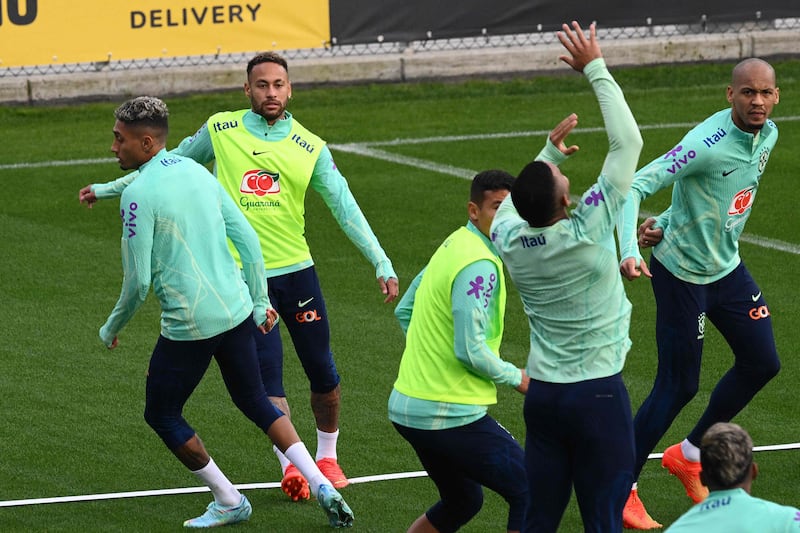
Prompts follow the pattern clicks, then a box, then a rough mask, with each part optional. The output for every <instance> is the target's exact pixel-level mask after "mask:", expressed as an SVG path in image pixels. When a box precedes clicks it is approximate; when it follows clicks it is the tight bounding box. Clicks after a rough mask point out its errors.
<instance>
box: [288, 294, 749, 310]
mask: <svg viewBox="0 0 800 533" xmlns="http://www.w3.org/2000/svg"><path fill="white" fill-rule="evenodd" d="M759 294H761V293H759ZM313 299H314V297H313V296H312V297H311V298H309V299H308V300H306V301H305V302H304V301H302V300H297V307H305V306H306V305H308V303H309V302H310V301H311V300H313Z"/></svg>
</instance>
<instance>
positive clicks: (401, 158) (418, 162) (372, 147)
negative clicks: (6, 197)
mask: <svg viewBox="0 0 800 533" xmlns="http://www.w3.org/2000/svg"><path fill="white" fill-rule="evenodd" d="M777 120H778V121H779V122H781V121H784V122H786V121H797V120H800V116H792V117H781V118H778V119H777ZM693 126H695V123H691V122H676V123H671V124H645V125H640V126H639V129H641V130H652V129H667V128H684V129H685V128H690V127H693ZM574 131H575V133H596V132H603V131H605V130H604V128H600V127H595V128H577V129H575V130H574ZM548 133H550V130H533V131H511V132H500V133H483V134H475V135H443V136H439V137H419V138H413V139H394V140H392V141H374V142H373V141H368V142H363V143H346V144H330V145H329V147H330V148H331V149H333V150H340V151H342V152H346V153H350V154H355V155H361V156H364V157H371V158H373V159H378V160H381V161H386V162H389V163H395V164H398V165H406V166H409V167H414V168H419V169H423V170H429V171H431V172H436V173H439V174H444V175H447V176H455V177H457V178H461V179H467V180H468V179H472V177H473V176H475V174H476V173H477V171H475V170H471V169H468V168H461V167H455V166H452V165H445V164H441V163H435V162H433V161H428V160H425V159H420V158H417V157H411V156H405V155H400V154H393V153H391V152H387V151H385V150H380V149H378V148H376V147H378V146H401V145H409V144H427V143H436V142H458V141H465V140H481V139H505V138H513V137H534V136H544V135H547V134H548ZM114 162H116V159H113V158H96V159H73V160H67V161H40V162H35V163H11V164H5V165H0V170H14V169H28V168H45V167H63V166H74V165H96V164H106V163H114ZM578 199H579V198H578V197H573V199H572V201H573V202H577V201H578ZM640 216H641V217H642V218H644V217H649V216H655V214H653V213H647V212H644V211H643V212H641V213H640ZM740 239H741V240H742V241H743V242H746V243H749V244H755V245H756V246H760V247H762V248H767V249H770V250H777V251H780V252H786V253H790V254H794V255H800V245H796V244H792V243H787V242H783V241H779V240H775V239H769V238H767V237H760V236H758V235H750V234H747V233H745V234H742V235H741V236H740Z"/></svg>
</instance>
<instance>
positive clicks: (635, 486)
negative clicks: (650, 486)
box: [631, 481, 639, 492]
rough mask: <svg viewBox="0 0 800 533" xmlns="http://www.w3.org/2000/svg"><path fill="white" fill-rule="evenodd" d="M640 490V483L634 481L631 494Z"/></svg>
mask: <svg viewBox="0 0 800 533" xmlns="http://www.w3.org/2000/svg"><path fill="white" fill-rule="evenodd" d="M638 488H639V483H637V482H636V481H634V482H633V485H631V492H633V491H635V490H636V489H638Z"/></svg>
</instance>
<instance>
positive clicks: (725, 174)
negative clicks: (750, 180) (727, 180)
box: [722, 168, 736, 178]
mask: <svg viewBox="0 0 800 533" xmlns="http://www.w3.org/2000/svg"><path fill="white" fill-rule="evenodd" d="M733 172H736V169H735V168H734V169H733V170H728V171H725V170H723V171H722V177H723V178H724V177H725V176H727V175H728V174H731V173H733Z"/></svg>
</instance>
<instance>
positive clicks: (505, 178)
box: [469, 170, 514, 205]
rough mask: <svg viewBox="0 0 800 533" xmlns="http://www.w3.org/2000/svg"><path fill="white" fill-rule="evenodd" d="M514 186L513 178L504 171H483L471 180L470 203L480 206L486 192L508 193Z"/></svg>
mask: <svg viewBox="0 0 800 533" xmlns="http://www.w3.org/2000/svg"><path fill="white" fill-rule="evenodd" d="M513 184H514V176H512V175H511V174H509V173H508V172H506V171H505V170H484V171H483V172H479V173H478V174H476V175H475V177H474V178H472V186H471V187H470V191H469V200H470V202H472V203H474V204H477V205H481V203H482V202H483V199H484V193H485V192H487V191H502V190H505V191H510V190H511V186H512V185H513Z"/></svg>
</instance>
